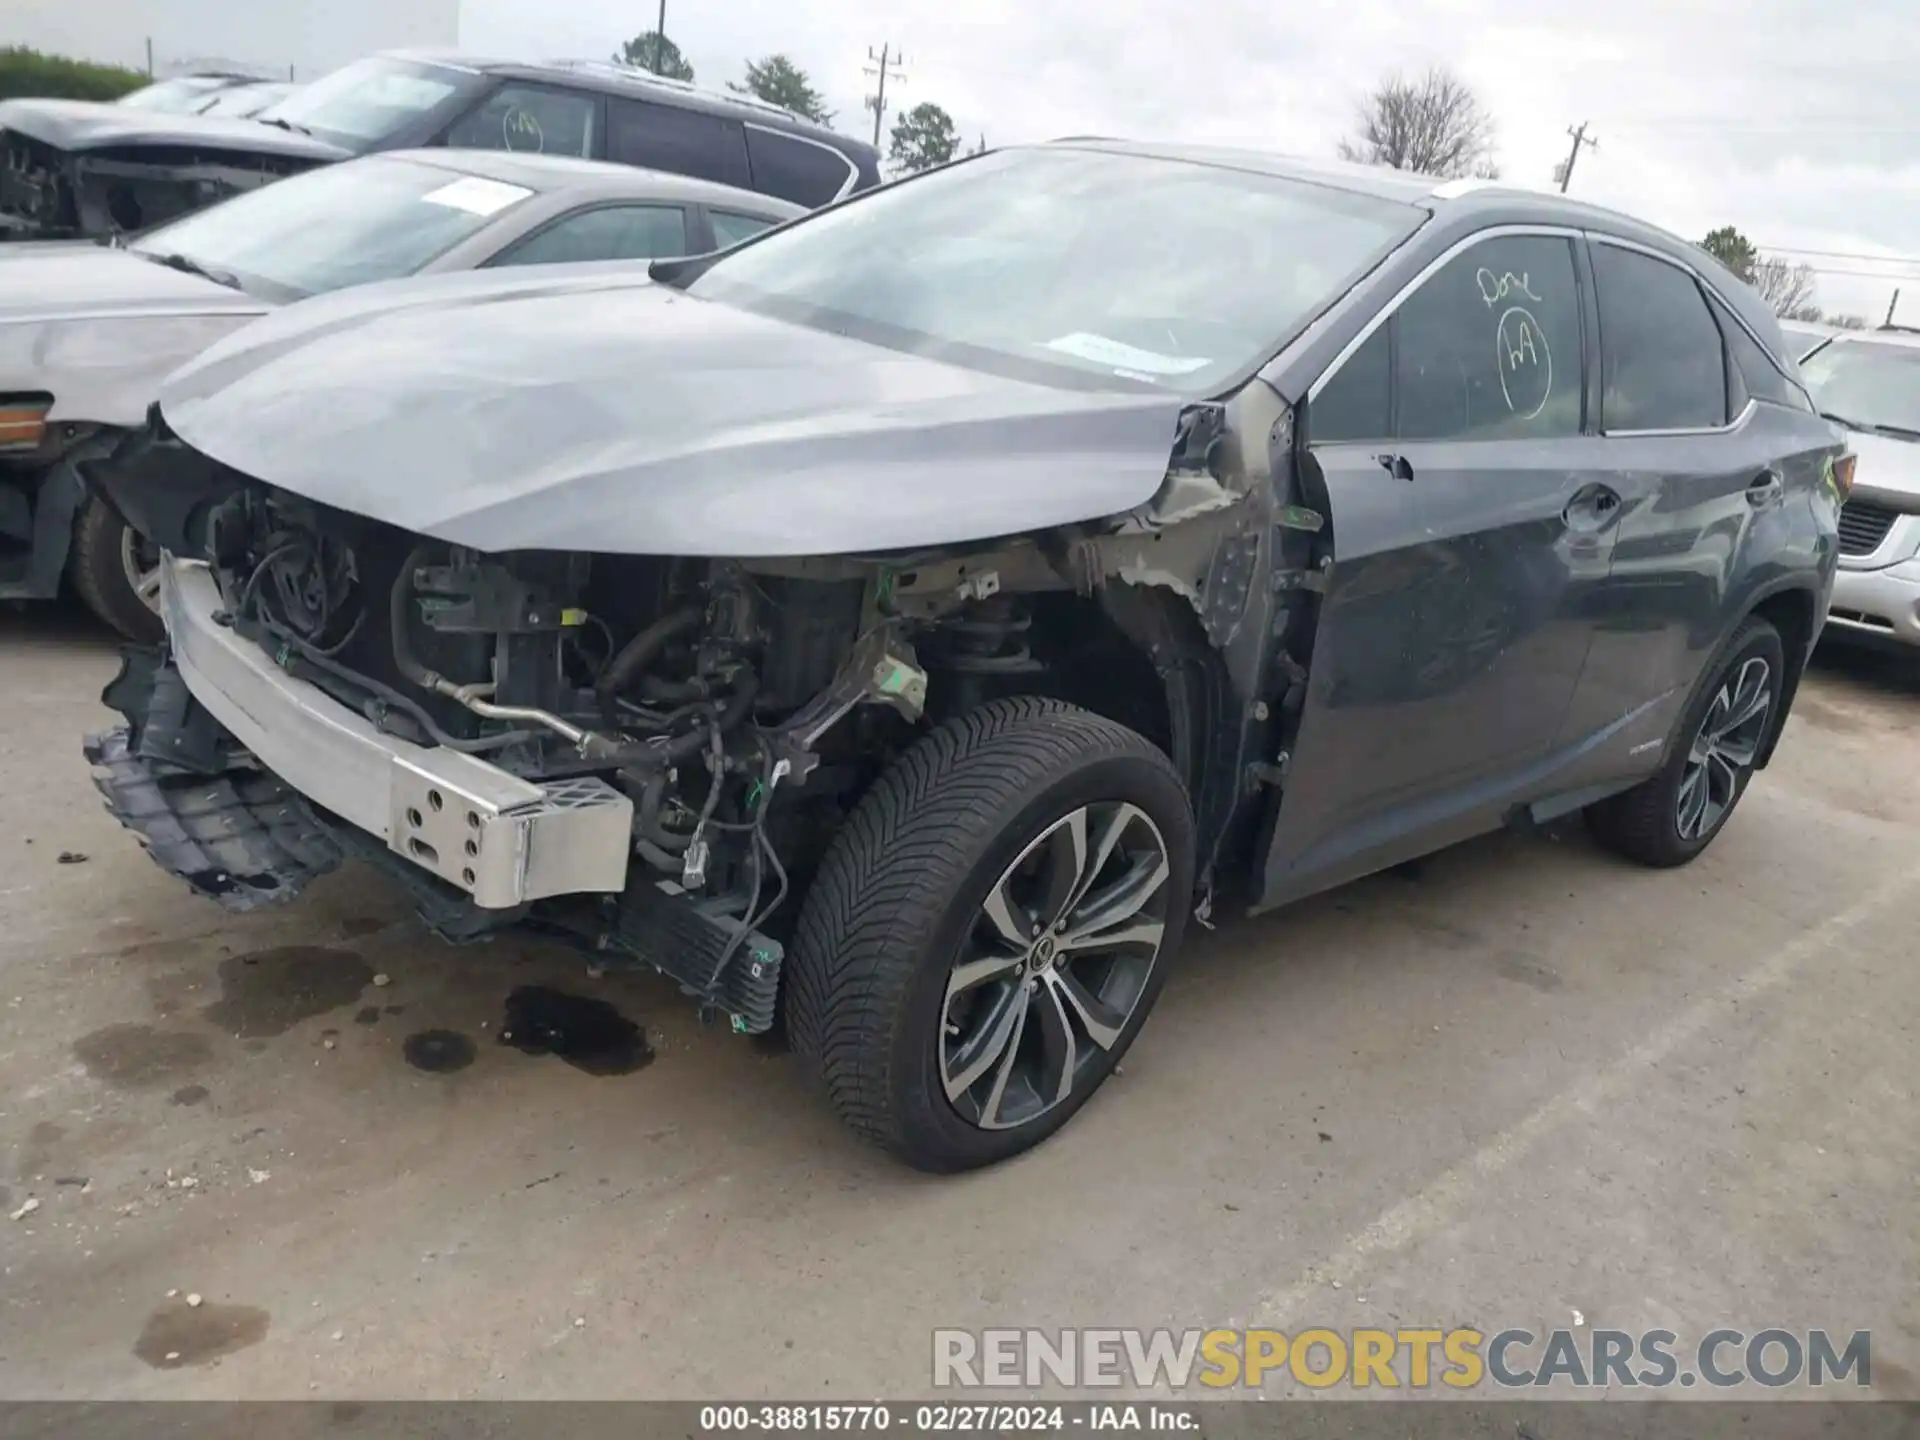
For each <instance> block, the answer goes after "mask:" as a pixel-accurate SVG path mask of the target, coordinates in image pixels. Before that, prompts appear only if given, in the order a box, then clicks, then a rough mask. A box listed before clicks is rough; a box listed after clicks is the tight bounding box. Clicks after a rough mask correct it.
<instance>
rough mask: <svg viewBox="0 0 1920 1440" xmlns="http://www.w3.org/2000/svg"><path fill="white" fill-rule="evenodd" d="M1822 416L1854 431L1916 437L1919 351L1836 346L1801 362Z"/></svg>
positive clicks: (1862, 343)
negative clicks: (1854, 429) (1875, 431)
mask: <svg viewBox="0 0 1920 1440" xmlns="http://www.w3.org/2000/svg"><path fill="white" fill-rule="evenodd" d="M1800 375H1801V378H1802V379H1804V380H1805V381H1806V382H1807V387H1808V388H1809V389H1810V390H1812V392H1813V398H1814V403H1815V404H1817V405H1818V406H1819V407H1820V409H1821V411H1822V412H1823V413H1825V414H1827V415H1830V416H1832V417H1833V418H1835V419H1837V420H1840V421H1842V422H1843V423H1845V424H1848V425H1851V426H1853V427H1854V428H1856V429H1864V430H1880V431H1886V432H1891V433H1893V434H1899V435H1913V436H1916V437H1920V346H1908V345H1883V344H1876V343H1875V342H1873V341H1871V340H1835V341H1834V342H1833V343H1832V344H1831V345H1828V346H1826V347H1825V348H1824V349H1822V350H1819V351H1818V352H1816V353H1815V354H1813V355H1810V356H1808V357H1807V358H1806V359H1805V360H1803V361H1801V362H1800Z"/></svg>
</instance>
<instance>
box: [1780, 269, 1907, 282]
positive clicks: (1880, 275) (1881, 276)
mask: <svg viewBox="0 0 1920 1440" xmlns="http://www.w3.org/2000/svg"><path fill="white" fill-rule="evenodd" d="M1807 269H1809V270H1811V271H1812V272H1813V273H1814V274H1816V275H1852V276H1854V277H1856V278H1858V279H1861V280H1915V281H1920V274H1906V275H1895V274H1892V273H1890V272H1888V271H1885V270H1840V269H1835V268H1834V267H1832V266H1829V265H1809V266H1807Z"/></svg>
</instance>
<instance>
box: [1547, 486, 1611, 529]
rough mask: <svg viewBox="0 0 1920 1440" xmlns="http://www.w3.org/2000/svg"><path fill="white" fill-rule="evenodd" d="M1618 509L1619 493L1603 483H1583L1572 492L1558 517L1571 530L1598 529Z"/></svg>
mask: <svg viewBox="0 0 1920 1440" xmlns="http://www.w3.org/2000/svg"><path fill="white" fill-rule="evenodd" d="M1619 510H1620V494H1619V492H1618V491H1616V490H1612V489H1609V488H1608V487H1607V486H1605V485H1583V486H1581V487H1580V489H1578V490H1577V491H1575V492H1574V496H1573V498H1572V499H1571V500H1569V501H1567V508H1566V509H1564V510H1562V511H1561V512H1560V518H1561V519H1563V520H1565V521H1566V522H1567V527H1568V528H1569V529H1571V530H1598V529H1600V528H1601V527H1602V526H1604V525H1606V524H1607V523H1608V522H1609V521H1610V520H1612V519H1613V517H1614V516H1615V515H1616V514H1618V513H1619Z"/></svg>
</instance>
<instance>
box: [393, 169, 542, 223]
mask: <svg viewBox="0 0 1920 1440" xmlns="http://www.w3.org/2000/svg"><path fill="white" fill-rule="evenodd" d="M532 193H533V192H532V191H531V190H529V189H527V188H526V187H525V186H521V185H508V184H506V183H505V182H504V181H500V180H488V179H486V178H485V177H484V176H480V175H463V176H461V177H460V178H459V179H458V180H455V181H452V182H451V183H449V184H446V185H442V186H441V187H440V188H439V189H438V190H429V191H428V192H427V193H426V194H424V195H422V196H421V197H420V198H421V199H422V200H424V201H426V202H427V203H428V204H429V205H444V206H446V207H447V208H448V209H449V210H464V211H466V212H467V213H468V214H469V215H478V216H480V217H482V218H483V219H484V218H485V217H486V216H488V215H497V214H499V213H500V212H501V211H502V210H504V209H506V208H507V206H509V205H511V204H513V203H514V202H515V201H519V200H524V199H526V198H527V196H529V195H531V194H532Z"/></svg>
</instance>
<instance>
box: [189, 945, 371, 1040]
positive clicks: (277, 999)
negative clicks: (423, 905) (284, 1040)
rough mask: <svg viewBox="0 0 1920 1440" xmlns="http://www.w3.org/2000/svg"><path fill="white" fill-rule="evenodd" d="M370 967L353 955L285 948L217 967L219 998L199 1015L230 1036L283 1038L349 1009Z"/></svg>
mask: <svg viewBox="0 0 1920 1440" xmlns="http://www.w3.org/2000/svg"><path fill="white" fill-rule="evenodd" d="M372 982H373V967H372V966H370V965H368V964H367V962H366V961H365V960H363V959H361V958H360V956H359V955H357V954H355V953H354V952H353V951H351V950H331V949H327V948H325V947H322V946H317V945H285V946H281V947H279V948H276V949H272V950H256V951H254V952H253V953H252V954H249V955H230V956H228V957H227V958H226V959H225V960H222V961H221V962H220V998H219V999H218V1000H216V1001H214V1003H213V1004H211V1005H209V1006H207V1008H206V1009H205V1010H204V1011H203V1012H202V1013H203V1014H204V1015H205V1016H206V1018H207V1019H208V1020H209V1021H211V1022H212V1023H213V1024H215V1025H218V1026H219V1027H220V1028H221V1029H222V1030H224V1031H226V1032H227V1033H228V1034H229V1035H238V1036H241V1037H243V1038H249V1039H259V1038H262V1037H265V1036H272V1035H284V1034H286V1033H287V1031H289V1030H291V1029H292V1028H293V1027H294V1026H295V1025H298V1024H299V1023H300V1022H301V1021H302V1020H311V1019H312V1018H313V1017H314V1016H316V1015H324V1014H326V1013H327V1012H328V1011H329V1010H338V1009H340V1008H341V1007H342V1006H346V1005H351V1004H352V1003H353V1002H354V1001H355V1000H358V999H359V998H360V992H361V991H363V990H365V989H366V988H367V986H368V985H370V984H371V983H372Z"/></svg>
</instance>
